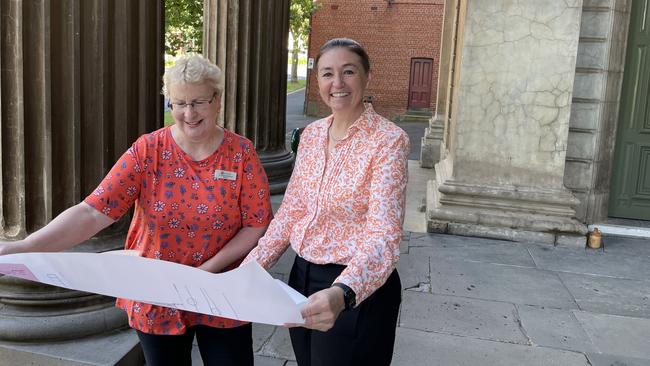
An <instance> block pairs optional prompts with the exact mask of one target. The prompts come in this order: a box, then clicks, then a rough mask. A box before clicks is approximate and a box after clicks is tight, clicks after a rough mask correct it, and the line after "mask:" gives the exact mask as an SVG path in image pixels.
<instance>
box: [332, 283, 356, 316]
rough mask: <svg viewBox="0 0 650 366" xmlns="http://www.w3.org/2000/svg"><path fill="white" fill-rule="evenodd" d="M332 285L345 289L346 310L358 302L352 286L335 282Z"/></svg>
mask: <svg viewBox="0 0 650 366" xmlns="http://www.w3.org/2000/svg"><path fill="white" fill-rule="evenodd" d="M332 287H338V288H340V289H342V290H343V301H344V302H345V310H349V309H352V308H353V307H354V306H355V305H356V304H357V300H356V299H357V294H356V293H355V292H354V290H353V289H351V288H350V286H348V285H346V284H344V283H340V282H335V283H333V284H332Z"/></svg>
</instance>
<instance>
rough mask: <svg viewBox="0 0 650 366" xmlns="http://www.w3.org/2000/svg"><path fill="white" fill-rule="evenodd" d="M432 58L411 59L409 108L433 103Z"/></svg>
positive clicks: (426, 106)
mask: <svg viewBox="0 0 650 366" xmlns="http://www.w3.org/2000/svg"><path fill="white" fill-rule="evenodd" d="M432 67H433V60H432V59H430V58H413V59H411V78H410V82H409V102H408V103H409V105H408V107H409V109H415V108H429V105H430V104H431V76H432V72H431V69H432Z"/></svg>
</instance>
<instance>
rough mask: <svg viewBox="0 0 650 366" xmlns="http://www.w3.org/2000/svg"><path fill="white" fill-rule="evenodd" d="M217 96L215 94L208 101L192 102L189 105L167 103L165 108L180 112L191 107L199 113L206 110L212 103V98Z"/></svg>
mask: <svg viewBox="0 0 650 366" xmlns="http://www.w3.org/2000/svg"><path fill="white" fill-rule="evenodd" d="M216 96H217V92H215V93H214V94H212V97H211V98H210V99H208V100H194V101H192V102H191V103H185V102H180V103H167V106H168V107H169V109H171V110H172V111H175V112H182V111H184V110H185V107H187V106H191V107H192V109H193V110H195V111H197V112H199V111H204V110H206V109H207V108H208V106H209V105H210V104H212V102H214V98H215V97H216Z"/></svg>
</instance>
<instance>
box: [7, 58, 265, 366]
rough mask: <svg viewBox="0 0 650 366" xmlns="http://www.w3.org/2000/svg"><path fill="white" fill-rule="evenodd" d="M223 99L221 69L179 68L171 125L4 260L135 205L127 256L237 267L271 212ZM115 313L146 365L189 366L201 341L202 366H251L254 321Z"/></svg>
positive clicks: (155, 310)
mask: <svg viewBox="0 0 650 366" xmlns="http://www.w3.org/2000/svg"><path fill="white" fill-rule="evenodd" d="M222 91H223V75H222V73H221V70H220V69H219V68H218V67H217V66H216V65H214V64H212V63H211V62H209V61H208V60H206V59H205V58H203V57H201V56H198V55H192V56H188V57H185V58H181V59H180V60H178V61H177V62H176V64H175V65H174V66H173V67H171V68H170V69H168V70H167V72H166V73H165V77H164V88H163V93H164V94H165V96H166V97H167V98H168V99H169V101H170V103H169V107H170V108H171V110H172V116H173V118H174V124H173V125H172V126H169V127H165V128H162V129H159V130H157V131H154V132H152V133H149V134H146V135H143V136H141V137H140V138H139V139H137V141H136V142H135V143H134V144H133V145H132V146H131V147H130V148H129V149H128V150H127V151H126V152H125V153H124V154H123V155H122V157H121V158H120V159H119V160H118V162H117V163H116V164H115V166H113V168H112V169H111V171H110V172H109V173H108V175H106V177H105V178H104V180H103V181H102V182H101V183H100V184H99V186H98V187H97V189H96V190H95V191H94V192H93V193H92V194H90V195H89V196H88V197H86V199H85V200H84V201H83V202H81V203H79V204H78V205H76V206H74V207H71V208H69V209H68V210H66V211H64V212H63V213H61V214H60V215H59V216H58V217H57V218H55V219H54V220H52V222H50V223H49V224H48V225H47V226H45V227H44V228H42V229H41V230H39V231H37V232H35V233H33V234H32V235H30V236H28V237H27V238H25V239H24V240H21V241H16V242H11V243H2V242H0V255H1V254H9V253H17V252H35V251H41V252H42V251H60V250H64V249H67V248H71V247H73V246H74V245H76V244H78V243H80V242H82V241H84V240H86V239H89V238H90V237H92V236H93V235H94V234H96V233H97V232H99V231H100V230H102V229H104V228H105V227H107V226H109V225H110V224H112V223H113V222H115V221H116V220H118V219H119V218H120V217H121V216H122V215H124V214H125V213H126V212H127V211H128V210H129V208H130V207H131V206H133V205H135V210H134V216H133V220H132V222H131V226H130V228H129V232H128V235H127V239H126V245H125V247H126V249H133V250H136V251H138V252H139V253H140V255H141V256H143V257H147V258H155V259H159V260H166V261H172V262H176V263H181V264H185V265H189V266H194V267H198V268H200V269H203V270H206V271H209V272H215V273H216V272H223V271H227V270H230V269H232V268H236V267H237V266H238V265H239V264H240V262H241V260H242V259H243V257H245V256H246V254H247V253H248V252H249V251H250V250H251V248H253V247H254V246H255V244H256V243H257V240H258V239H259V238H260V237H261V236H262V235H263V234H264V231H265V230H266V227H267V225H268V223H269V222H270V220H271V217H272V211H271V204H270V198H269V185H268V182H267V179H266V175H265V173H264V169H263V168H262V165H261V163H260V161H259V158H258V156H257V154H256V153H255V150H254V147H253V144H252V143H251V141H249V140H247V139H246V138H244V137H242V136H239V135H237V134H235V133H232V132H230V131H227V130H225V129H223V128H221V127H219V126H218V125H217V124H216V120H217V116H218V115H219V112H220V109H221V93H222ZM151 285H152V286H155V285H156V284H154V283H152V284H151ZM117 306H118V307H120V308H122V309H124V310H125V311H126V312H127V315H128V320H129V325H130V326H131V327H132V328H134V329H135V330H136V331H137V334H138V336H139V338H140V342H141V345H142V348H143V350H144V354H145V358H146V362H147V365H153V366H156V365H191V362H192V361H191V351H192V342H193V339H194V336H195V335H196V339H197V342H198V346H199V351H200V353H201V357H202V358H203V363H204V364H205V365H237V366H239V365H253V350H252V330H251V329H252V328H251V325H250V324H249V323H245V322H240V321H236V320H232V319H225V318H220V317H216V316H208V315H202V314H197V313H192V312H187V311H181V310H176V309H170V308H165V307H161V306H157V305H151V304H145V303H141V302H138V301H132V300H127V299H118V300H117Z"/></svg>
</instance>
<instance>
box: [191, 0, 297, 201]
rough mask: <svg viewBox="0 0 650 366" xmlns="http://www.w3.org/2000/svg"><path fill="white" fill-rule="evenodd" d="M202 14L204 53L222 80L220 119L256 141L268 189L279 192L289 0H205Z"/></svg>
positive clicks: (285, 156) (287, 171)
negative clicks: (223, 79) (269, 186)
mask: <svg viewBox="0 0 650 366" xmlns="http://www.w3.org/2000/svg"><path fill="white" fill-rule="evenodd" d="M204 19H205V24H204V44H203V50H204V54H205V55H206V56H207V57H208V58H209V59H210V60H212V61H213V62H215V63H216V64H217V65H219V67H220V68H221V69H222V70H223V72H224V74H225V80H226V85H225V92H224V95H223V96H222V98H223V99H222V106H223V108H222V114H223V116H222V121H221V123H222V125H223V126H224V127H225V128H227V129H229V130H231V131H234V132H236V133H238V134H240V135H243V136H246V137H248V138H249V139H251V140H252V141H253V142H254V143H255V148H256V149H257V152H258V154H259V155H260V159H261V160H262V164H263V165H264V168H265V169H266V173H267V175H268V177H269V181H270V183H271V193H280V192H283V191H284V189H285V188H286V185H287V183H288V180H289V177H290V176H291V172H292V169H293V161H294V156H293V154H292V153H291V152H289V151H287V149H286V146H285V129H286V120H285V110H286V84H287V70H286V69H287V66H286V65H287V57H288V51H287V42H288V34H289V0H275V1H263V0H206V1H205V8H204Z"/></svg>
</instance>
